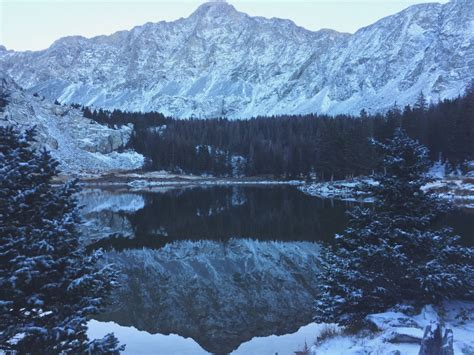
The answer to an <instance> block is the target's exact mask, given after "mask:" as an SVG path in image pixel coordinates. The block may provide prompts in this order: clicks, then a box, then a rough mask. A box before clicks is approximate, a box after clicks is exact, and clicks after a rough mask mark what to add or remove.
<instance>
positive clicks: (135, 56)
mask: <svg viewBox="0 0 474 355" xmlns="http://www.w3.org/2000/svg"><path fill="white" fill-rule="evenodd" d="M473 42H474V2H473V1H471V0H452V1H450V2H449V3H446V4H436V3H431V4H421V5H414V6H411V7H409V8H407V9H406V10H404V11H401V12H400V13H397V14H395V15H393V16H389V17H386V18H383V19H381V20H380V21H378V22H376V23H374V24H372V25H370V26H368V27H365V28H362V29H360V30H359V31H357V32H356V33H355V34H347V33H339V32H336V31H332V30H320V31H316V32H313V31H308V30H306V29H304V28H301V27H298V26H297V25H295V24H294V23H293V22H291V21H289V20H281V19H275V18H272V19H266V18H262V17H251V16H248V15H246V14H244V13H241V12H239V11H237V10H236V9H235V8H234V7H233V6H232V5H230V4H228V3H226V2H221V1H216V2H208V3H205V4H203V5H201V6H200V7H199V8H198V9H197V10H196V11H195V12H194V13H193V14H192V15H191V16H190V17H188V18H185V19H179V20H177V21H174V22H158V23H147V24H145V25H143V26H138V27H135V28H133V29H131V30H130V31H120V32H117V33H114V34H112V35H110V36H99V37H94V38H91V39H87V38H84V37H80V36H74V37H66V38H62V39H59V40H58V41H56V42H55V43H54V44H53V45H51V47H49V48H48V49H46V50H43V51H37V52H31V51H27V52H14V51H7V50H6V49H5V48H1V47H0V65H1V67H2V68H4V70H6V71H7V73H8V74H9V75H11V76H12V77H13V78H14V79H15V80H16V81H17V82H18V83H19V84H20V85H21V86H23V87H24V88H25V89H27V90H28V91H29V92H32V93H33V92H38V93H39V94H42V95H44V96H46V97H49V98H50V99H58V100H59V101H60V102H64V103H80V104H84V105H93V106H96V107H103V108H108V109H113V108H120V109H122V110H130V111H151V110H157V111H161V112H163V113H164V114H166V115H170V116H174V117H180V118H186V117H217V116H226V117H230V118H249V117H252V116H256V115H274V114H303V113H311V112H316V113H328V114H338V113H359V111H360V110H361V109H365V110H367V111H369V112H376V111H383V110H386V109H388V108H389V107H391V106H392V105H393V104H394V103H395V102H396V103H397V104H398V105H400V106H404V105H406V104H413V103H414V102H415V101H416V98H417V97H418V96H419V94H420V93H421V92H422V91H423V93H424V94H425V96H426V97H427V98H428V99H430V100H433V101H438V100H439V99H443V98H450V97H454V96H457V95H459V94H460V93H462V92H463V91H464V89H465V88H466V87H467V86H468V85H469V84H470V83H471V81H472V80H473V79H474V43H473Z"/></svg>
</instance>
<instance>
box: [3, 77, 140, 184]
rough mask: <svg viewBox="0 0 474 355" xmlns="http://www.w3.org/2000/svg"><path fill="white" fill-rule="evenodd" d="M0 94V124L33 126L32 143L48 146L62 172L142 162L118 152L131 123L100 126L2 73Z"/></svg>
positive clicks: (125, 166) (132, 165)
mask: <svg viewBox="0 0 474 355" xmlns="http://www.w3.org/2000/svg"><path fill="white" fill-rule="evenodd" d="M0 94H2V96H3V95H6V96H7V105H6V107H4V108H3V110H0V126H7V125H16V126H18V127H20V128H21V129H27V128H32V127H36V136H35V139H36V143H35V144H36V146H37V147H38V148H46V149H47V150H49V151H50V152H51V155H52V156H53V157H54V158H55V159H57V160H58V161H59V163H60V165H59V168H60V170H61V172H62V173H64V174H66V175H76V176H78V175H90V174H100V173H106V172H111V171H118V170H133V169H138V168H140V167H141V166H142V165H143V162H144V157H143V156H142V155H140V154H138V153H136V152H133V151H124V152H119V150H123V148H124V147H125V146H126V144H127V143H128V141H129V140H130V138H131V135H132V131H133V127H132V126H131V125H129V126H122V127H121V128H120V129H111V128H108V127H106V126H102V125H100V124H98V123H97V122H95V121H92V120H89V119H87V118H85V117H84V116H83V114H82V112H81V111H80V110H78V109H74V108H72V107H69V106H61V105H55V104H53V103H51V102H49V101H48V100H47V99H45V98H44V97H40V96H39V95H35V96H33V95H32V94H29V93H27V92H25V91H24V90H22V89H21V88H20V87H19V86H18V85H17V84H16V83H15V82H14V81H13V80H12V79H11V78H9V77H8V76H7V75H5V74H3V73H0Z"/></svg>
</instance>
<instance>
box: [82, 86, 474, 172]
mask: <svg viewBox="0 0 474 355" xmlns="http://www.w3.org/2000/svg"><path fill="white" fill-rule="evenodd" d="M83 111H84V115H85V116H86V117H89V118H92V119H94V120H96V121H98V122H100V123H102V124H107V125H110V126H115V125H123V124H128V123H133V124H134V125H135V131H134V135H133V139H132V140H131V142H130V148H133V149H135V150H137V151H138V152H140V153H142V154H143V155H145V157H146V158H147V164H146V168H147V169H152V170H161V169H164V170H170V171H174V172H186V173H194V174H212V175H216V176H237V175H246V176H255V175H273V176H278V177H285V178H318V179H321V180H329V179H341V178H346V177H350V176H357V175H366V174H370V173H372V171H373V170H374V169H377V167H378V166H379V162H380V159H381V156H380V153H379V152H378V151H377V150H376V149H375V148H374V146H373V145H372V144H371V140H372V139H376V140H379V141H384V140H386V139H388V138H390V137H392V136H393V133H394V131H395V129H396V128H398V127H402V128H403V129H404V130H405V131H406V132H407V133H408V135H409V136H410V137H412V138H414V139H416V140H418V141H419V142H420V143H421V144H423V145H425V146H427V147H428V148H429V150H430V158H431V159H432V160H433V161H437V160H441V161H443V162H446V163H447V166H448V167H449V168H450V169H452V170H453V171H454V170H457V169H461V170H463V169H465V162H466V161H469V160H473V159H474V90H473V89H472V88H471V89H469V90H467V92H466V94H465V95H463V96H461V97H458V98H455V99H452V100H444V101H442V102H440V103H438V104H436V105H428V103H427V101H426V99H425V97H424V96H423V94H420V96H419V98H418V100H417V102H416V103H415V105H413V107H410V106H407V107H405V108H403V109H401V108H399V107H397V106H394V107H393V108H392V109H391V110H389V111H388V112H387V113H386V114H377V115H368V114H367V113H366V112H364V111H362V112H361V113H360V115H359V116H357V117H354V116H348V115H339V116H336V117H330V116H326V115H316V114H310V115H300V116H278V117H257V118H253V119H250V120H228V119H223V118H217V119H189V120H178V119H172V118H168V117H165V116H163V115H162V114H160V113H157V112H150V113H129V112H122V111H119V110H115V111H113V112H108V111H103V110H95V111H91V109H89V108H87V107H86V108H83Z"/></svg>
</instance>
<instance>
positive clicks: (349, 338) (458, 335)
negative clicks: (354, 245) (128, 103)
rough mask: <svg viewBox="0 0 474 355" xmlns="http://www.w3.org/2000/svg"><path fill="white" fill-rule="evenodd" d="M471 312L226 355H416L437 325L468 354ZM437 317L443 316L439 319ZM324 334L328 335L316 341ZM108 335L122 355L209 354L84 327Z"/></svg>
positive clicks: (94, 325)
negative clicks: (112, 336) (114, 338)
mask: <svg viewBox="0 0 474 355" xmlns="http://www.w3.org/2000/svg"><path fill="white" fill-rule="evenodd" d="M473 312H474V303H466V302H451V303H448V304H446V305H445V306H444V310H443V312H441V310H438V312H437V311H436V310H435V309H434V308H433V307H432V306H427V307H425V308H424V309H423V310H422V311H421V312H420V313H419V314H417V315H415V316H407V315H405V314H404V313H402V312H396V311H391V312H385V313H380V314H374V315H371V316H369V317H370V319H371V321H372V322H373V323H374V324H375V325H377V327H378V328H379V329H380V331H379V332H375V333H373V334H363V335H345V334H344V333H343V331H342V330H341V329H338V328H337V327H336V326H334V325H325V324H315V323H312V324H309V325H307V326H304V327H301V328H300V329H299V330H298V331H297V332H295V333H292V334H287V335H282V336H274V335H272V336H268V337H255V338H253V339H251V340H250V341H248V342H245V343H243V344H241V345H240V346H239V348H238V349H236V350H235V351H233V352H232V354H236V355H237V354H242V355H243V354H259V355H260V354H261V355H266V354H268V355H273V354H276V353H278V354H279V355H286V354H288V355H290V354H295V352H296V351H303V349H305V348H306V349H307V354H311V355H316V354H317V355H321V354H327V355H330V354H331V355H333V354H354V355H355V354H400V355H412V354H413V355H418V352H419V349H420V345H419V344H420V342H421V339H422V337H423V332H424V328H425V327H426V326H427V325H429V324H432V323H434V322H442V323H444V324H445V326H446V327H447V328H450V329H452V330H453V333H454V353H455V354H474V336H473V334H474V313H473ZM440 313H444V314H445V315H444V316H443V317H440V315H439V314H440ZM328 330H330V332H331V335H330V336H329V337H327V338H326V339H324V340H318V338H320V337H321V336H323V334H324V333H326V334H327V332H328ZM108 332H114V333H115V335H116V336H118V338H119V339H122V341H123V342H125V343H126V344H127V347H126V350H125V352H124V354H183V355H194V354H209V353H208V352H206V351H205V350H204V349H203V348H202V347H201V346H199V344H198V343H197V342H196V341H194V340H193V339H191V338H184V337H182V336H179V335H175V334H170V335H163V334H154V335H152V334H150V333H147V332H144V331H139V330H137V329H136V328H134V327H123V326H120V325H118V324H116V323H114V322H98V321H95V320H91V321H90V322H89V331H88V334H89V336H90V337H102V336H104V335H105V334H106V333H108ZM397 351H398V353H397Z"/></svg>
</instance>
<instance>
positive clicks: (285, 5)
mask: <svg viewBox="0 0 474 355" xmlns="http://www.w3.org/2000/svg"><path fill="white" fill-rule="evenodd" d="M203 2H205V1H203V0H201V1H200V0H174V1H172V0H137V1H133V0H98V1H97V0H0V44H1V45H4V46H5V47H6V48H7V49H14V50H41V49H45V48H47V47H49V46H50V45H51V44H52V43H53V42H54V41H55V40H57V39H58V38H61V37H64V36H71V35H81V36H85V37H93V36H98V35H103V34H105V35H107V34H111V33H114V32H116V31H119V30H127V29H130V28H132V27H134V26H138V25H142V24H144V23H146V22H159V21H161V20H165V21H173V20H176V19H178V18H180V17H187V16H189V15H190V14H191V13H192V12H193V11H194V10H196V8H197V7H198V6H199V5H200V4H202V3H203ZM228 2H229V3H231V4H232V5H234V6H235V7H236V8H237V10H239V11H242V12H246V13H248V14H249V15H252V16H264V17H279V18H286V19H290V20H292V21H294V22H295V23H296V24H297V25H299V26H302V27H305V28H307V29H309V30H319V29H321V28H331V29H334V30H337V31H341V32H350V33H354V32H355V31H356V30H358V29H359V28H361V27H364V26H367V25H370V24H371V23H374V22H375V21H377V20H379V19H381V18H382V17H385V16H388V15H391V14H394V13H396V12H399V11H401V10H403V9H404V8H406V7H408V6H410V5H414V4H418V3H426V2H441V3H445V2H447V0H432V1H429V0H277V1H275V0H229V1H228Z"/></svg>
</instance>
